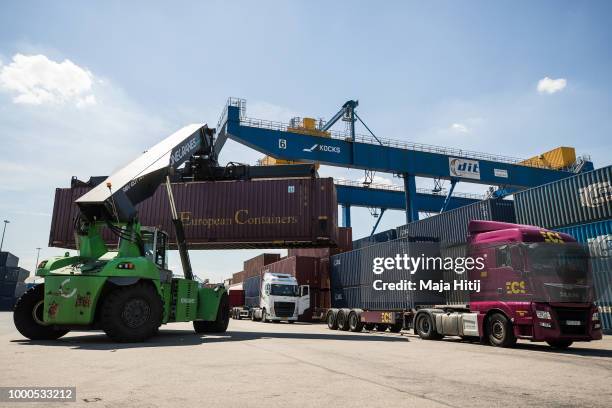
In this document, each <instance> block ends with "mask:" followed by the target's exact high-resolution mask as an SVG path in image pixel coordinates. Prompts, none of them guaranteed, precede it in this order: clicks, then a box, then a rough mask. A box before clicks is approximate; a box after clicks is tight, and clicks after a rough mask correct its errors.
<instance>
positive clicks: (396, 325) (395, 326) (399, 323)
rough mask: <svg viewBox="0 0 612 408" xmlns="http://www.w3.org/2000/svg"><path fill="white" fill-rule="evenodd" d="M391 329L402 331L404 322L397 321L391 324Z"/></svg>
mask: <svg viewBox="0 0 612 408" xmlns="http://www.w3.org/2000/svg"><path fill="white" fill-rule="evenodd" d="M389 331H390V332H391V333H399V332H401V331H402V322H397V323H395V324H392V325H391V326H389Z"/></svg>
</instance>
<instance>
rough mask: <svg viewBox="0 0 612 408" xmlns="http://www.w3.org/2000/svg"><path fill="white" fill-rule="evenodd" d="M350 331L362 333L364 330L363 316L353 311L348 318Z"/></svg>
mask: <svg viewBox="0 0 612 408" xmlns="http://www.w3.org/2000/svg"><path fill="white" fill-rule="evenodd" d="M348 323H349V330H350V331H352V332H360V331H362V330H363V322H362V321H361V316H360V314H359V313H357V312H356V311H354V310H352V311H351V312H350V313H349V316H348Z"/></svg>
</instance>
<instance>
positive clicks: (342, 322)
mask: <svg viewBox="0 0 612 408" xmlns="http://www.w3.org/2000/svg"><path fill="white" fill-rule="evenodd" d="M349 313H350V309H340V310H338V315H337V317H336V321H337V322H338V330H342V331H348V330H349V329H350V327H349V320H348V317H349Z"/></svg>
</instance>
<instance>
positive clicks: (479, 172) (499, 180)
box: [215, 98, 592, 226]
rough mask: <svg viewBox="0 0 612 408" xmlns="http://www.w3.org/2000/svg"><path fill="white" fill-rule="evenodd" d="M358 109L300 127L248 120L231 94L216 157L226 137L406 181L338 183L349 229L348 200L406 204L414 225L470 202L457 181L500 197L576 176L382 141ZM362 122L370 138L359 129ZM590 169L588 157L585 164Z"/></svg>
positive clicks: (347, 107) (350, 105)
mask: <svg viewBox="0 0 612 408" xmlns="http://www.w3.org/2000/svg"><path fill="white" fill-rule="evenodd" d="M357 106H358V102H357V101H354V100H350V101H347V102H346V103H345V104H344V105H343V106H342V108H341V109H340V110H339V111H338V112H337V113H336V114H335V115H334V116H333V117H332V118H331V119H330V120H329V121H327V122H324V121H322V120H321V121H319V123H318V125H317V126H316V127H314V128H311V129H295V124H284V123H280V122H274V121H269V120H264V119H255V118H249V117H248V116H247V115H246V102H245V100H243V99H237V98H230V99H229V100H228V103H227V104H226V106H225V109H224V110H223V113H222V115H221V118H220V119H219V123H218V126H217V140H216V141H215V151H216V153H217V154H219V152H220V151H221V149H222V148H223V145H224V144H225V141H226V140H227V139H228V138H229V139H232V140H235V141H237V142H239V143H241V144H244V145H246V146H249V147H251V148H253V149H255V150H257V151H259V152H261V153H264V154H266V155H268V156H271V157H274V158H277V159H284V160H292V161H306V162H320V163H321V164H325V165H330V166H339V167H345V168H353V169H363V170H365V171H366V175H367V172H373V171H380V172H384V173H392V174H394V175H397V176H399V177H401V178H402V179H403V185H404V188H403V191H398V190H392V189H391V190H389V189H388V190H385V189H381V188H371V187H367V186H366V187H359V186H356V185H352V186H350V185H342V184H339V185H338V198H339V203H340V204H341V205H342V210H343V217H342V218H343V221H344V225H345V226H350V207H351V205H360V206H366V207H377V208H381V209H404V210H405V213H406V222H412V221H415V220H418V213H419V211H432V210H433V211H435V212H438V211H443V210H446V209H450V208H456V207H458V206H461V205H465V204H469V203H471V202H473V201H474V200H475V198H474V197H462V196H458V195H453V191H454V188H455V185H456V184H457V183H458V182H468V183H478V184H485V185H489V186H496V187H497V191H496V192H495V194H494V195H497V196H503V195H506V194H511V193H512V192H514V191H517V190H521V189H524V188H529V187H534V186H538V185H541V184H545V183H549V182H553V181H556V180H559V179H562V178H565V177H569V176H571V175H573V174H574V172H573V171H572V169H551V168H547V167H544V166H537V165H535V164H533V163H529V164H525V163H524V162H522V160H521V159H518V158H514V157H508V156H501V155H495V154H487V153H481V152H475V151H469V150H462V149H455V148H449V147H441V146H433V145H427V144H422V143H409V142H404V141H398V140H391V139H384V138H379V137H377V136H376V135H375V134H374V133H373V132H372V131H371V130H370V128H369V127H368V126H367V125H366V124H365V122H364V121H363V120H362V119H361V117H359V115H358V114H357V112H356V108H357ZM340 120H342V121H344V122H346V123H347V128H348V131H345V132H337V131H333V130H332V126H334V124H336V123H337V122H338V121H340ZM357 122H360V123H361V124H362V125H363V126H364V127H365V129H366V130H367V131H368V133H369V135H361V134H357V133H356V132H355V125H356V123H357ZM589 168H592V163H590V162H587V163H582V164H581V166H580V169H582V170H586V169H589ZM415 177H425V178H432V179H435V180H438V181H439V180H449V181H450V189H449V191H448V193H447V194H446V195H445V196H444V195H439V194H431V193H427V192H424V191H419V190H417V187H416V181H415ZM366 178H367V177H366Z"/></svg>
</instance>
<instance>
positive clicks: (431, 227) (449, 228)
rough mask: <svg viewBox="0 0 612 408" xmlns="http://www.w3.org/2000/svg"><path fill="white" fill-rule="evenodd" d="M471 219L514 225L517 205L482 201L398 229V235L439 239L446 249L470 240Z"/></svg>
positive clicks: (507, 201)
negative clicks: (468, 237) (468, 229)
mask: <svg viewBox="0 0 612 408" xmlns="http://www.w3.org/2000/svg"><path fill="white" fill-rule="evenodd" d="M472 220H487V221H503V222H512V223H514V222H516V218H515V215H514V204H513V202H512V201H510V200H499V199H498V200H483V201H479V202H477V203H474V204H470V205H466V206H463V207H459V208H456V209H454V210H450V211H446V212H444V213H442V214H438V215H434V216H433V217H429V218H425V219H423V220H419V221H415V222H411V223H409V224H406V225H402V226H400V227H397V236H398V238H401V237H419V236H421V237H434V238H439V239H440V243H441V244H442V245H443V246H444V245H447V244H456V243H463V242H466V240H467V235H468V231H467V227H468V223H469V222H470V221H472Z"/></svg>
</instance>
